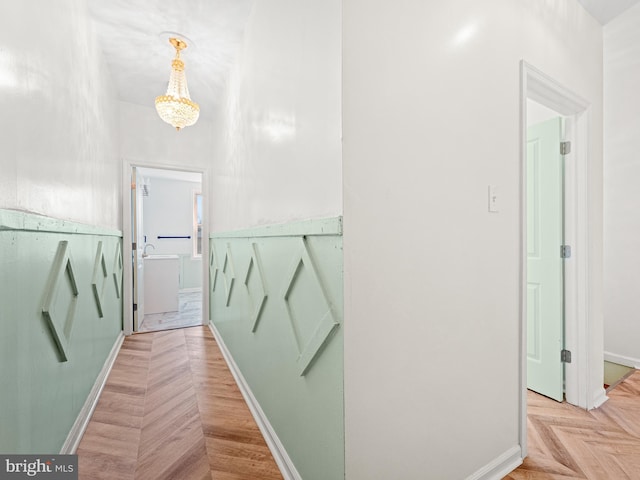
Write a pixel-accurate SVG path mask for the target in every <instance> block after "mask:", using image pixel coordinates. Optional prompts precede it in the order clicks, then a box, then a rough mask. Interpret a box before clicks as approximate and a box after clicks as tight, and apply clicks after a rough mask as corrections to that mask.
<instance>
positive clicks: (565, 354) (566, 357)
mask: <svg viewBox="0 0 640 480" xmlns="http://www.w3.org/2000/svg"><path fill="white" fill-rule="evenodd" d="M560 361H561V362H562V363H571V352H570V351H569V350H560Z"/></svg>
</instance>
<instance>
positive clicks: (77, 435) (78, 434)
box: [60, 332, 124, 454]
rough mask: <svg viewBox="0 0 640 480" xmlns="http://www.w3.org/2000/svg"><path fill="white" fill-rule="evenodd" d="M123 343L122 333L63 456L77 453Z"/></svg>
mask: <svg viewBox="0 0 640 480" xmlns="http://www.w3.org/2000/svg"><path fill="white" fill-rule="evenodd" d="M123 341H124V333H123V332H120V334H119V335H118V338H116V341H115V343H114V344H113V347H111V351H110V352H109V355H108V356H107V359H106V360H105V362H104V365H103V366H102V370H100V373H99V374H98V378H96V381H95V383H94V384H93V387H92V388H91V391H90V392H89V396H88V397H87V399H86V400H85V402H84V405H83V406H82V409H81V410H80V413H79V414H78V418H76V421H75V422H74V423H73V426H72V427H71V430H70V431H69V435H67V439H66V440H65V441H64V444H63V445H62V448H61V449H60V453H61V454H73V453H75V452H76V450H77V448H78V445H79V444H80V440H81V439H82V435H84V431H85V430H86V429H87V425H88V424H89V420H90V419H91V415H93V411H94V410H95V408H96V405H97V404H98V398H100V394H101V393H102V389H103V388H104V384H105V383H106V381H107V377H108V376H109V372H111V368H112V367H113V364H114V362H115V361H116V357H117V356H118V352H119V351H120V347H121V346H122V342H123Z"/></svg>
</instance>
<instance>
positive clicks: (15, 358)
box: [0, 210, 122, 454]
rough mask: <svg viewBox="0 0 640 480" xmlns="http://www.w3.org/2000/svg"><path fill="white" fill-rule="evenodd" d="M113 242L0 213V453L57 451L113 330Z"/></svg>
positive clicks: (118, 275) (117, 295)
mask: <svg viewBox="0 0 640 480" xmlns="http://www.w3.org/2000/svg"><path fill="white" fill-rule="evenodd" d="M121 242H122V237H121V233H120V232H119V231H115V230H107V229H102V228H99V227H92V226H84V225H80V224H74V223H72V222H68V221H61V220H56V219H51V218H47V217H41V216H37V215H31V214H27V213H23V212H15V211H7V210H0V331H1V332H2V333H1V336H0V385H2V392H1V393H0V452H2V453H24V454H27V453H38V454H45V453H57V452H59V451H60V448H61V447H62V445H63V443H64V441H65V439H66V438H67V435H68V434H69V431H70V429H71V427H72V425H73V423H74V422H75V420H76V418H77V416H78V414H79V412H80V410H81V408H82V406H83V405H84V402H85V401H86V399H87V396H88V394H89V392H90V390H91V388H92V387H93V385H94V383H95V381H96V378H97V377H98V374H99V372H100V370H101V369H102V367H103V365H104V362H105V360H106V359H107V357H108V355H109V352H110V351H111V348H112V347H113V345H114V342H115V341H116V339H117V338H118V335H119V334H120V332H121V330H122V299H121V296H122V295H121V294H122V253H121V252H122V247H121Z"/></svg>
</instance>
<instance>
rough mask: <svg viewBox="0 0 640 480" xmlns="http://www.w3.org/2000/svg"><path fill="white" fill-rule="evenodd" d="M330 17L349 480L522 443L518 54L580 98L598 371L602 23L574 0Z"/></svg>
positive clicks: (468, 465) (520, 0)
mask: <svg viewBox="0 0 640 480" xmlns="http://www.w3.org/2000/svg"><path fill="white" fill-rule="evenodd" d="M343 23H344V25H343V34H344V36H343V52H344V58H343V68H344V80H343V103H344V107H343V129H344V145H343V148H344V158H343V163H344V170H343V177H344V259H345V421H346V472H347V479H353V480H359V479H367V480H376V479H388V478H403V479H419V478H443V479H444V478H447V479H464V478H467V477H469V476H471V475H473V474H475V473H478V472H479V471H480V469H482V468H483V467H485V466H487V465H489V466H494V465H498V464H500V463H501V460H503V459H504V458H502V459H500V457H501V456H502V455H506V456H509V455H516V456H517V455H518V451H519V448H518V445H519V431H518V426H519V421H520V417H519V409H518V407H519V404H518V402H519V376H520V360H521V358H520V351H519V345H520V324H519V294H520V290H519V249H520V237H519V232H520V204H519V201H520V195H521V192H520V174H519V161H520V160H519V154H520V103H519V102H520V94H519V90H520V73H519V62H520V60H521V59H525V60H526V61H527V62H529V63H530V64H532V65H534V66H536V67H537V68H539V69H541V70H542V71H544V72H545V73H547V74H548V75H550V76H551V77H553V78H555V79H556V80H557V81H559V82H560V83H561V84H564V85H565V86H567V87H568V88H570V89H571V90H573V91H574V92H575V93H577V94H578V95H580V96H582V97H583V98H586V99H587V100H589V101H590V102H592V112H591V133H592V136H591V142H590V148H591V150H590V152H591V156H590V159H589V171H588V176H589V188H590V191H589V208H590V214H591V216H590V219H589V240H590V244H589V251H588V255H589V261H590V268H591V270H590V272H589V281H590V287H591V289H592V290H591V292H592V294H591V296H590V298H589V322H590V328H591V329H592V330H593V331H594V343H593V345H592V346H591V347H592V349H593V351H594V356H593V358H590V359H589V363H590V366H591V368H592V371H591V373H590V375H591V376H592V378H591V381H592V383H593V385H594V389H595V388H596V386H597V385H598V384H599V388H600V389H601V388H602V385H601V383H602V364H601V362H600V365H598V362H597V361H596V362H595V363H591V362H592V360H594V358H596V359H597V356H598V342H600V353H599V358H600V361H601V359H602V348H601V342H602V299H601V280H600V279H601V276H602V253H601V249H602V190H601V183H602V30H601V27H600V26H599V25H598V23H597V22H596V21H595V20H594V19H593V18H591V17H590V16H589V15H588V14H587V13H586V12H585V11H584V10H583V9H582V8H581V7H580V6H579V4H578V3H577V2H576V1H574V0H567V1H565V2H540V1H530V0H487V1H484V2H477V1H475V0H453V1H449V2H425V1H423V0H401V1H398V2H387V1H383V0H374V1H372V0H344V2H343ZM490 184H491V185H497V186H499V188H500V192H501V205H500V212H499V213H497V214H495V213H493V214H492V213H488V211H487V186H488V185H490ZM442 362H446V363H447V365H448V366H449V367H450V368H451V370H450V372H449V373H450V374H448V375H446V376H443V375H441V372H440V369H441V364H442ZM594 395H595V390H594ZM512 459H513V458H512ZM474 478H475V477H474ZM487 478H496V476H495V472H494V476H493V477H491V476H489V477H487Z"/></svg>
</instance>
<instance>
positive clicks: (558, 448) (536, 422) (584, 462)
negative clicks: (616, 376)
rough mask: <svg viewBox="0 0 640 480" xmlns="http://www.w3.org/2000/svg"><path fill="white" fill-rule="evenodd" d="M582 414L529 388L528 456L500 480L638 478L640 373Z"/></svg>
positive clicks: (612, 479)
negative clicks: (595, 407) (592, 408)
mask: <svg viewBox="0 0 640 480" xmlns="http://www.w3.org/2000/svg"><path fill="white" fill-rule="evenodd" d="M608 396H609V400H608V401H607V402H606V403H605V404H604V405H603V406H602V407H600V408H598V409H595V410H591V411H589V412H587V411H586V410H582V409H580V408H577V407H574V406H572V405H569V404H567V403H558V402H555V401H553V400H550V399H548V398H546V397H543V396H541V395H538V394H536V393H533V392H529V398H528V415H527V417H528V423H527V428H528V442H529V456H528V457H527V458H526V459H525V461H524V463H523V465H521V466H520V468H518V469H517V470H515V471H514V472H512V473H511V474H509V475H507V476H506V477H505V480H584V479H587V480H639V479H640V371H636V372H635V373H634V374H633V375H631V376H630V377H629V378H627V379H626V380H625V381H623V382H622V383H620V384H619V385H618V386H617V387H616V388H614V389H613V390H612V391H611V392H609V393H608Z"/></svg>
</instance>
